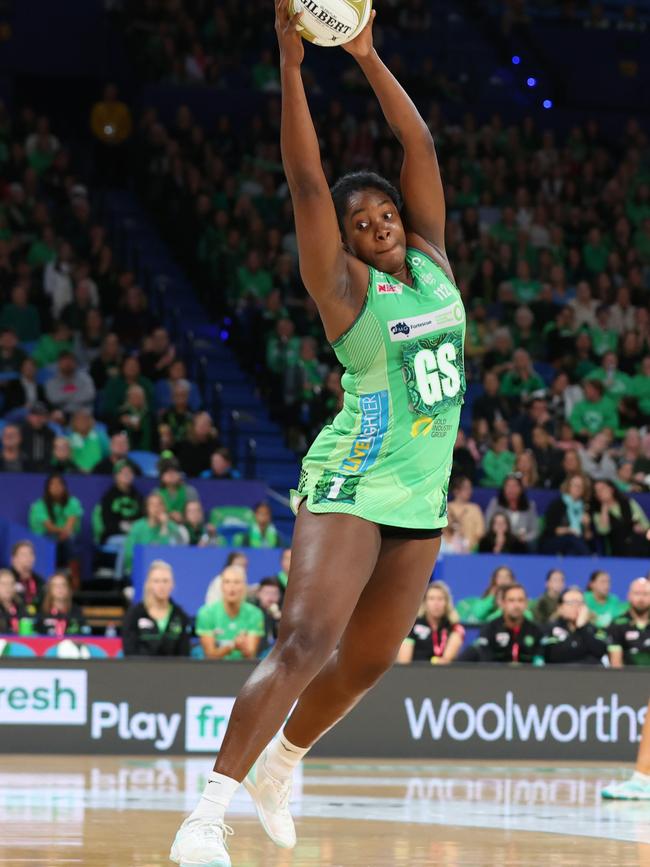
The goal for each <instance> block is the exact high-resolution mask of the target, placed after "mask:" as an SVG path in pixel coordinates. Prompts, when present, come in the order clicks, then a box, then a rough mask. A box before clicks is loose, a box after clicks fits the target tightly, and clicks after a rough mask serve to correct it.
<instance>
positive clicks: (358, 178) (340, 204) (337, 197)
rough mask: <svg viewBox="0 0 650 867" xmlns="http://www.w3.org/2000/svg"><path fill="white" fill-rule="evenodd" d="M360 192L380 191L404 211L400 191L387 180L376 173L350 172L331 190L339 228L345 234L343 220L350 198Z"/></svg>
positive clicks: (399, 209) (398, 208)
mask: <svg viewBox="0 0 650 867" xmlns="http://www.w3.org/2000/svg"><path fill="white" fill-rule="evenodd" d="M360 190H379V191H380V192H382V193H383V194H384V195H385V196H387V198H389V199H390V200H391V201H392V202H394V204H395V207H396V208H397V210H398V211H401V210H402V196H401V194H400V192H399V190H398V189H397V188H396V187H395V186H394V185H393V184H391V182H390V181H387V180H386V178H382V176H381V175H378V174H377V173H376V172H349V173H348V174H347V175H343V177H341V178H339V179H338V181H336V183H335V184H334V185H333V187H332V188H331V189H330V193H331V194H332V199H333V201H334V209H335V210H336V218H337V220H338V222H339V228H340V230H341V232H343V233H344V234H345V230H344V227H343V220H344V218H345V213H346V211H347V209H348V202H349V201H350V196H351V195H352V194H353V193H358V192H359V191H360Z"/></svg>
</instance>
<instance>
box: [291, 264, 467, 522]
mask: <svg viewBox="0 0 650 867" xmlns="http://www.w3.org/2000/svg"><path fill="white" fill-rule="evenodd" d="M406 259H407V264H408V267H409V270H410V272H411V274H412V276H413V286H408V285H406V284H405V283H401V282H400V281H399V280H397V279H396V278H395V277H393V276H391V275H389V274H385V273H382V272H380V271H377V270H375V269H374V268H369V281H368V294H367V297H366V302H365V305H364V307H363V309H362V310H361V313H360V314H359V316H358V317H357V319H356V321H355V322H354V323H353V325H352V326H351V327H350V328H349V329H348V330H347V331H346V332H345V334H343V335H342V336H341V337H340V338H339V339H338V340H337V341H336V342H335V343H334V344H333V348H334V351H335V353H336V356H337V358H338V360H339V362H340V363H341V365H342V366H343V367H344V368H345V373H344V375H343V379H342V385H343V389H344V391H345V396H344V401H343V409H342V410H341V411H340V412H339V413H338V415H337V416H336V417H335V418H334V420H333V422H332V423H331V424H328V425H326V426H325V427H324V428H323V430H322V431H321V433H320V434H319V435H318V437H317V438H316V440H315V442H314V444H313V445H312V447H311V448H310V450H309V452H308V453H307V455H306V456H305V459H304V461H303V465H302V472H301V475H300V481H299V484H298V488H297V490H295V491H292V492H291V493H292V496H291V504H292V508H293V509H294V511H297V509H298V506H299V505H300V503H301V501H302V500H303V499H306V501H307V508H308V509H309V510H310V511H311V512H317V513H320V512H344V513H346V514H351V515H358V516H359V517H362V518H365V519H366V520H369V521H374V522H375V523H378V524H389V525H391V526H396V527H406V528H414V529H435V528H438V527H444V526H446V524H447V488H448V484H449V474H450V472H451V465H452V456H453V448H454V443H455V441H456V433H457V431H458V421H459V418H460V409H461V406H462V403H463V399H464V394H465V390H466V381H465V369H464V354H463V347H464V341H465V312H464V309H463V304H462V300H461V297H460V293H459V292H458V289H457V288H456V287H455V286H454V284H453V283H452V281H451V280H450V279H449V277H448V276H447V275H446V274H445V272H444V271H443V270H442V268H441V267H440V266H439V265H438V264H437V263H436V262H434V261H433V259H431V258H430V257H429V256H427V255H426V254H425V253H422V252H421V251H420V250H416V249H414V248H409V249H408V250H407V253H406Z"/></svg>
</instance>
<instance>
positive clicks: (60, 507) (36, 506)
mask: <svg viewBox="0 0 650 867" xmlns="http://www.w3.org/2000/svg"><path fill="white" fill-rule="evenodd" d="M83 513H84V510H83V506H82V505H81V503H80V502H79V500H78V499H77V498H76V497H73V496H72V495H71V494H70V492H69V490H68V486H67V484H66V482H65V479H64V478H63V476H61V475H60V474H59V473H52V475H50V476H49V477H48V479H47V480H46V482H45V490H44V492H43V496H42V497H41V498H40V499H38V500H36V502H34V503H32V505H31V506H30V509H29V529H30V530H31V531H32V533H36V535H37V536H44V537H45V538H47V539H50V540H51V541H52V542H55V543H56V555H57V556H56V560H57V566H66V565H68V564H69V563H70V561H71V560H72V558H73V556H74V554H75V546H74V541H75V539H76V537H77V536H78V534H79V530H80V529H81V519H82V517H83Z"/></svg>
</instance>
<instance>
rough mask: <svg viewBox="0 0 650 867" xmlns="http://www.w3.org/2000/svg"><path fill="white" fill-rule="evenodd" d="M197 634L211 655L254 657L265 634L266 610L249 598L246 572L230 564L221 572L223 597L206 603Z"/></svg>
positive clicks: (198, 615) (224, 657) (235, 657)
mask: <svg viewBox="0 0 650 867" xmlns="http://www.w3.org/2000/svg"><path fill="white" fill-rule="evenodd" d="M196 634H197V635H198V636H199V638H200V640H201V647H202V648H203V652H204V654H205V655H206V657H207V658H208V659H229V660H230V659H255V657H256V656H257V651H258V648H259V646H260V641H261V640H262V637H263V636H264V614H263V613H262V611H261V609H260V608H258V607H257V606H256V605H252V604H251V603H250V602H246V573H245V572H244V570H243V569H242V568H241V566H236V565H232V566H227V567H226V568H225V569H224V570H223V572H222V573H221V600H220V601H218V602H214V603H213V604H212V605H203V606H202V607H201V608H199V611H198V614H197V615H196Z"/></svg>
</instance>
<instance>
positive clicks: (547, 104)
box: [542, 99, 553, 108]
mask: <svg viewBox="0 0 650 867" xmlns="http://www.w3.org/2000/svg"><path fill="white" fill-rule="evenodd" d="M542 105H543V106H544V108H553V100H552V99H545V100H544V102H543V103H542Z"/></svg>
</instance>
